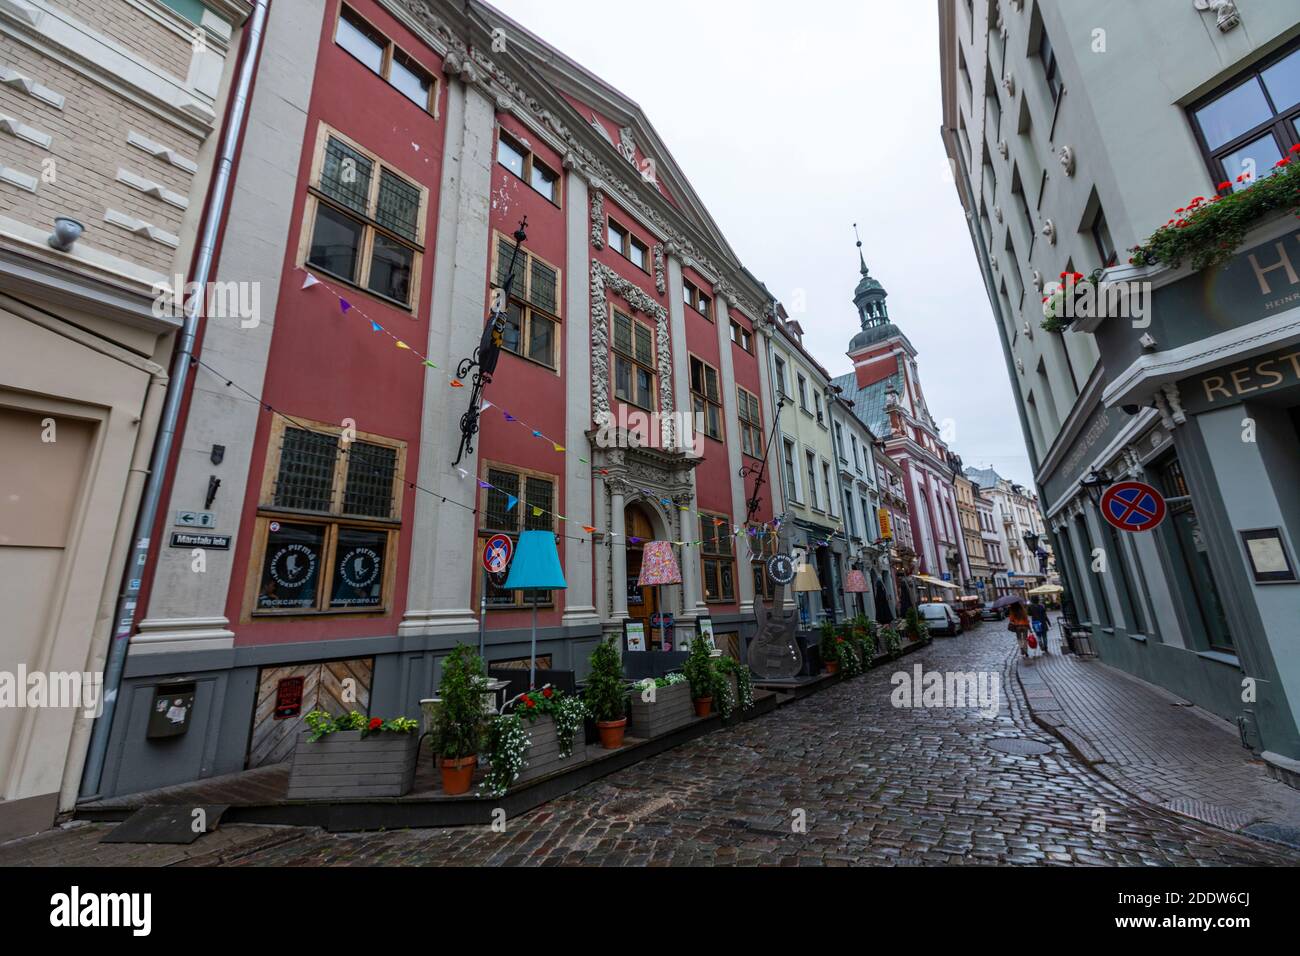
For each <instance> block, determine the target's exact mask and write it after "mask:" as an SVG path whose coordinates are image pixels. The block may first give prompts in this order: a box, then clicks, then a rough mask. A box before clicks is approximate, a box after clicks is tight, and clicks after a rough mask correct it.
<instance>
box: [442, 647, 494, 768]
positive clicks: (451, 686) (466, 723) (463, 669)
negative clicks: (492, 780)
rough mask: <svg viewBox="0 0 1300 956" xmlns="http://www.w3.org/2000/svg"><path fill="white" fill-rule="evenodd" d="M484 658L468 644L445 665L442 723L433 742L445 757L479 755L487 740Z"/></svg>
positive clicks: (451, 656) (448, 658) (459, 649)
mask: <svg viewBox="0 0 1300 956" xmlns="http://www.w3.org/2000/svg"><path fill="white" fill-rule="evenodd" d="M485 680H486V677H485V675H484V673H483V659H482V658H480V657H479V656H478V655H477V654H475V653H474V652H473V651H472V650H470V648H468V647H467V646H465V645H464V644H457V645H456V648H455V649H454V650H453V651H452V652H451V653H450V654H448V655H447V658H446V660H444V661H443V662H442V684H441V685H439V687H438V696H439V697H440V698H441V699H442V705H441V706H440V707H439V709H438V722H437V725H436V726H435V727H434V732H433V742H434V747H436V748H437V751H438V753H440V754H441V755H442V756H443V757H444V758H447V759H451V760H459V759H460V758H462V757H468V756H471V755H472V754H477V753H478V752H479V748H480V746H481V745H482V737H483V720H484V716H485V715H484V713H483V687H482V685H483V683H484V681H485Z"/></svg>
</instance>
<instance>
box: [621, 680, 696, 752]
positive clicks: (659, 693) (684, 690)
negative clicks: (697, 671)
mask: <svg viewBox="0 0 1300 956" xmlns="http://www.w3.org/2000/svg"><path fill="white" fill-rule="evenodd" d="M647 696H649V695H647V694H646V692H645V691H644V690H643V689H642V687H641V685H640V684H638V685H637V686H636V687H634V688H633V689H632V708H631V717H630V720H629V723H628V734H629V735H630V736H632V737H639V738H641V739H642V740H648V739H650V738H651V737H662V736H663V735H664V734H666V733H670V732H672V731H674V730H676V729H677V728H679V727H684V726H685V725H686V724H689V723H690V722H691V721H692V720H694V719H695V705H694V703H692V701H691V685H690V683H688V682H687V681H682V682H681V683H677V684H669V685H667V686H665V687H655V689H654V696H653V699H652V700H649V701H647V700H646V699H645V698H646V697H647Z"/></svg>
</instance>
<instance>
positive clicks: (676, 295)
mask: <svg viewBox="0 0 1300 956" xmlns="http://www.w3.org/2000/svg"><path fill="white" fill-rule="evenodd" d="M668 327H669V334H670V337H671V340H672V346H673V407H674V408H675V409H677V411H678V412H679V413H682V414H685V413H687V412H689V411H690V408H691V379H690V366H689V362H688V360H687V350H686V314H685V310H684V306H683V305H682V263H681V260H680V259H679V258H678V257H677V255H676V253H675V252H670V253H669V255H668ZM690 483H691V502H692V506H691V510H690V512H689V513H684V518H683V524H685V525H686V526H687V528H688V529H690V528H693V529H698V528H699V526H700V516H699V511H698V508H699V498H698V497H697V496H696V495H695V472H694V471H692V472H691V476H690ZM685 534H686V529H684V530H683V535H685ZM685 540H690V541H694V540H697V539H696V537H695V533H694V532H691V534H690V536H689V537H688V538H685ZM683 550H684V551H688V552H689V551H691V549H690V548H684V549H683ZM695 558H696V555H695V554H692V555H691V557H690V558H688V559H685V560H683V561H682V618H683V619H687V620H691V619H694V618H695V617H696V615H699V614H708V613H709V610H708V607H706V606H705V604H704V603H703V593H704V588H703V587H702V584H701V581H700V562H699V561H697V560H695Z"/></svg>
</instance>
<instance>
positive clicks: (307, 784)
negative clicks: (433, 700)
mask: <svg viewBox="0 0 1300 956" xmlns="http://www.w3.org/2000/svg"><path fill="white" fill-rule="evenodd" d="M363 733H364V732H363V731H360V730H340V731H337V732H335V733H331V734H329V735H328V736H326V737H322V738H321V739H320V740H317V741H316V742H314V743H313V742H312V741H311V740H309V739H308V738H309V737H310V736H311V735H310V733H309V732H308V731H303V733H302V735H301V736H300V737H299V738H298V745H297V746H296V747H295V748H294V751H293V763H292V765H291V766H290V768H289V792H288V798H289V799H290V800H340V799H348V798H352V797H400V796H403V795H404V794H407V793H409V792H410V790H411V787H412V786H413V785H414V783H415V757H416V747H417V744H418V742H419V740H418V738H417V736H416V735H415V734H413V733H400V734H390V733H381V734H371V735H369V736H363Z"/></svg>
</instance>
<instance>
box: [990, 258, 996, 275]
mask: <svg viewBox="0 0 1300 956" xmlns="http://www.w3.org/2000/svg"><path fill="white" fill-rule="evenodd" d="M989 265H991V266H992V267H993V271H994V272H997V271H998V257H997V256H989Z"/></svg>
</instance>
